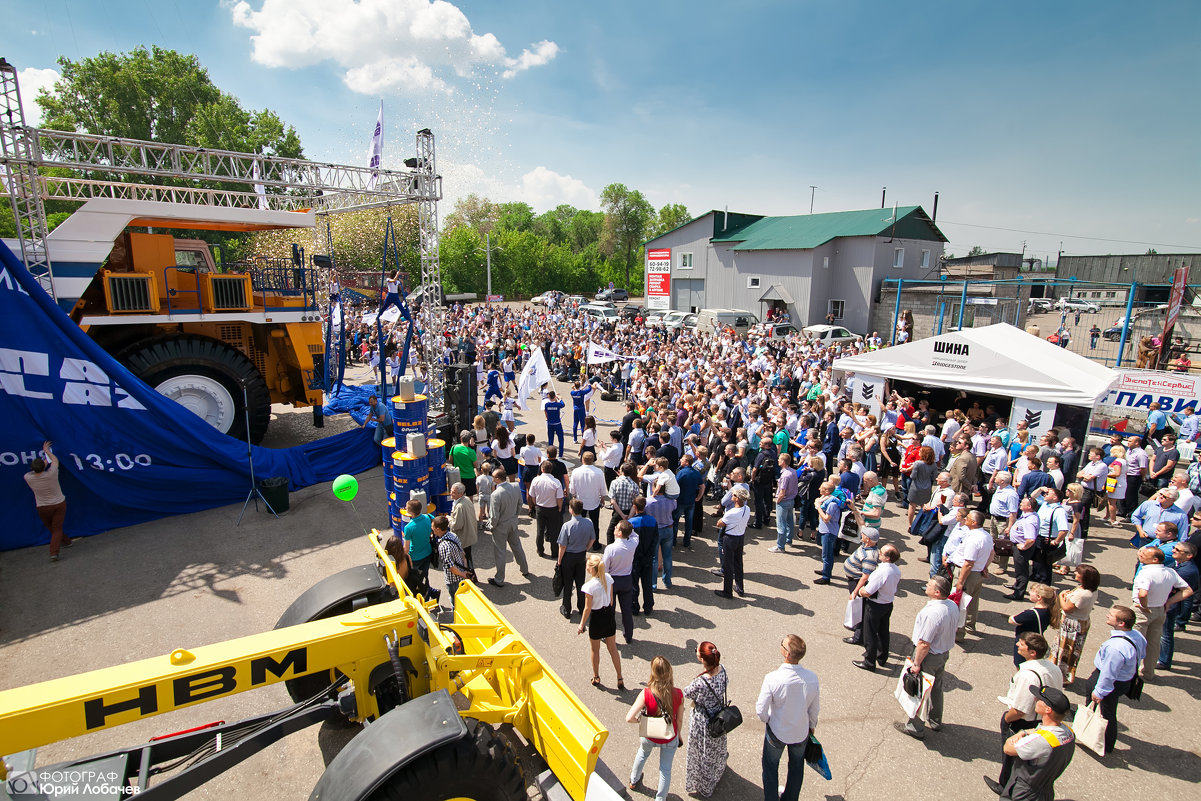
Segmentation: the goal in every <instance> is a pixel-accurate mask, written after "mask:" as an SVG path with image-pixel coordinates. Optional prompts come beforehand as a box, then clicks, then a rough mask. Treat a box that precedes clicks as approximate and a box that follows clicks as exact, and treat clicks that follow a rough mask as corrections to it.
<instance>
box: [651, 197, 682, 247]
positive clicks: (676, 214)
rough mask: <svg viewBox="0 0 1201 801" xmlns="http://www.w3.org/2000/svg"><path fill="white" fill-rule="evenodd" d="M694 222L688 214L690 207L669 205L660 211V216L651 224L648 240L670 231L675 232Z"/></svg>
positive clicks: (680, 204) (679, 204)
mask: <svg viewBox="0 0 1201 801" xmlns="http://www.w3.org/2000/svg"><path fill="white" fill-rule="evenodd" d="M691 220H692V215H691V214H689V213H688V207H687V206H685V205H683V204H682V203H668V204H667V205H666V206H664V207H663V208H661V209H659V215H658V217H656V218H655V221H654V222H653V223H652V224H651V226H650V229H649V230H648V231H647V232H646V238H647V239H654V238H655V237H657V236H661V235H663V234H665V233H667V232H668V231H673V230H675V229H676V228H679V227H680V226H681V225H683V224H684V223H686V222H690V221H691Z"/></svg>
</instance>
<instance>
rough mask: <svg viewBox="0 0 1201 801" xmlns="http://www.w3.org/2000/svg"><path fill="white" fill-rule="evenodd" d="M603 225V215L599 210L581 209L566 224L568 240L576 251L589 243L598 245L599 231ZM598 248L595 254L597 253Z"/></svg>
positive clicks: (579, 250) (602, 228)
mask: <svg viewBox="0 0 1201 801" xmlns="http://www.w3.org/2000/svg"><path fill="white" fill-rule="evenodd" d="M604 227H605V215H604V213H603V212H599V211H588V210H587V209H581V210H580V211H577V212H576V213H575V214H573V215H572V217H571V222H570V223H568V225H567V234H568V241H569V242H570V243H571V247H572V249H573V250H574V251H575V252H576V253H580V252H581V251H583V250H584V249H585V248H587V247H588V246H589V245H597V246H599V245H600V239H601V232H602V231H603V230H604ZM599 253H600V252H599V250H598V251H597V254H598V255H599Z"/></svg>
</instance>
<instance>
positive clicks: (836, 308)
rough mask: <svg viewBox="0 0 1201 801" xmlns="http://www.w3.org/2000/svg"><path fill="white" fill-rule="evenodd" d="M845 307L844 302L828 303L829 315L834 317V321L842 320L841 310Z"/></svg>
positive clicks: (833, 301)
mask: <svg viewBox="0 0 1201 801" xmlns="http://www.w3.org/2000/svg"><path fill="white" fill-rule="evenodd" d="M845 306H846V301H844V300H832V301H830V314H832V315H834V319H835V320H841V319H842V310H843V308H844V307H845Z"/></svg>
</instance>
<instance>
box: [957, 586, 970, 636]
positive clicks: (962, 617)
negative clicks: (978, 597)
mask: <svg viewBox="0 0 1201 801" xmlns="http://www.w3.org/2000/svg"><path fill="white" fill-rule="evenodd" d="M971 602H972V596H970V595H968V594H967V593H966V592H965V593H964V594H963V597H962V598H960V599H959V628H963V627H964V626H965V625H967V608H968V605H969V604H970V603H971Z"/></svg>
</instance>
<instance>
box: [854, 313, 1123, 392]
mask: <svg viewBox="0 0 1201 801" xmlns="http://www.w3.org/2000/svg"><path fill="white" fill-rule="evenodd" d="M833 367H834V369H835V370H840V371H844V372H845V371H848V370H853V371H855V373H857V374H861V375H870V376H877V377H880V378H896V379H901V380H903V381H912V382H914V383H917V384H925V385H927V386H934V387H949V388H951V389H959V390H963V391H965V392H980V393H984V394H988V395H1002V396H1006V397H1011V398H1026V399H1028V400H1039V401H1045V402H1047V403H1065V404H1070V405H1073V406H1093V405H1094V404H1095V403H1097V402H1098V401H1099V400H1100V399H1101V398H1103V397H1104V396H1105V394H1106V393H1107V392H1108V391H1109V388H1110V387H1111V386H1112V385H1113V383H1114V382H1115V381H1116V380H1117V378H1118V374H1117V373H1116V372H1114V371H1113V370H1111V369H1109V368H1108V367H1105V366H1104V365H1101V364H1098V363H1096V362H1094V361H1092V360H1091V359H1087V358H1085V357H1084V356H1081V355H1079V354H1077V353H1073V352H1071V351H1070V350H1067V349H1065V348H1061V347H1059V346H1058V345H1054V344H1052V343H1050V342H1048V341H1046V340H1045V339H1041V338H1039V337H1036V336H1034V335H1033V334H1027V333H1026V332H1025V331H1023V330H1021V329H1020V328H1016V327H1015V326H1012V325H1009V324H1008V323H997V324H996V325H989V326H984V327H982V328H967V329H964V330H962V331H954V332H951V333H947V334H941V335H939V336H934V337H928V338H926V339H920V340H918V341H916V342H909V343H906V344H904V345H894V346H893V347H890V348H884V349H883V350H877V351H872V352H870V353H862V354H860V355H858V356H850V357H847V358H845V359H838V360H837V361H835V362H834V365H833Z"/></svg>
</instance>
